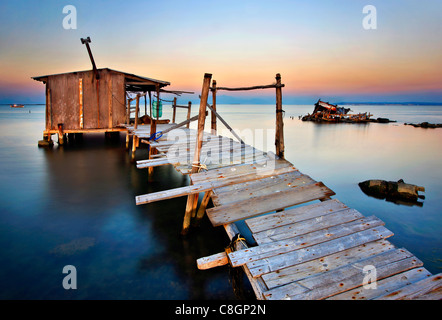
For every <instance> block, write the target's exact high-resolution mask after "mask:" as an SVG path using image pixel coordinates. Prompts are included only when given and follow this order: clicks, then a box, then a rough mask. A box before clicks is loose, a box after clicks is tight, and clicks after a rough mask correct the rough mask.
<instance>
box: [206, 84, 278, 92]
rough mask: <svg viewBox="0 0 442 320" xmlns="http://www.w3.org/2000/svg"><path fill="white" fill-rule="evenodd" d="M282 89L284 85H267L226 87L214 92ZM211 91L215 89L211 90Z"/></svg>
mask: <svg viewBox="0 0 442 320" xmlns="http://www.w3.org/2000/svg"><path fill="white" fill-rule="evenodd" d="M278 87H279V88H284V87H285V85H284V84H279V85H278V84H269V85H264V86H252V87H239V88H228V87H217V88H216V90H226V91H247V90H257V89H273V88H278ZM211 89H212V90H213V89H215V88H213V87H212V88H211Z"/></svg>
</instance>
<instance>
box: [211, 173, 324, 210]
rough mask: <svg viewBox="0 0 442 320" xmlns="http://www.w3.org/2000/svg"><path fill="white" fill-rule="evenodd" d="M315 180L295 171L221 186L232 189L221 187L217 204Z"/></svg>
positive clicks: (286, 188)
mask: <svg viewBox="0 0 442 320" xmlns="http://www.w3.org/2000/svg"><path fill="white" fill-rule="evenodd" d="M315 182H316V181H315V180H313V179H312V178H310V177H309V176H306V175H303V174H302V173H300V172H299V171H294V172H291V173H288V174H285V175H275V176H271V177H269V178H264V179H259V180H255V181H249V182H245V183H241V184H235V185H232V186H227V187H223V188H220V189H223V190H226V189H231V190H230V191H224V192H219V189H217V203H216V205H217V206H221V205H226V204H229V203H231V202H236V201H241V200H246V199H250V198H252V197H257V196H262V195H266V194H269V193H273V192H281V191H285V190H289V189H291V188H296V187H299V186H303V185H308V184H311V183H315Z"/></svg>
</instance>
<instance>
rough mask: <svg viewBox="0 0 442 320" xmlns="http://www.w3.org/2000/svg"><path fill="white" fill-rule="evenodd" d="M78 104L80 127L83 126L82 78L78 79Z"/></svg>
mask: <svg viewBox="0 0 442 320" xmlns="http://www.w3.org/2000/svg"><path fill="white" fill-rule="evenodd" d="M78 105H79V115H80V116H79V124H80V129H83V128H84V110H83V79H78Z"/></svg>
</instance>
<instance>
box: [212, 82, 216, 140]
mask: <svg viewBox="0 0 442 320" xmlns="http://www.w3.org/2000/svg"><path fill="white" fill-rule="evenodd" d="M212 108H213V110H214V111H215V112H216V80H213V81H212ZM211 124H212V125H211V131H212V134H213V135H215V136H216V115H215V113H214V112H212V122H211Z"/></svg>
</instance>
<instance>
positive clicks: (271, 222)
mask: <svg viewBox="0 0 442 320" xmlns="http://www.w3.org/2000/svg"><path fill="white" fill-rule="evenodd" d="M217 192H218V189H217ZM347 208H348V207H347V206H346V205H345V204H343V203H342V202H340V201H339V200H337V199H333V200H327V201H322V202H318V203H313V204H310V205H305V206H302V207H297V208H293V209H289V210H285V211H281V212H276V213H272V214H268V215H265V216H260V217H255V218H251V219H247V220H246V224H247V226H248V227H249V229H250V230H251V231H252V232H253V233H258V232H261V231H264V230H268V229H273V228H276V227H281V226H284V225H288V224H292V223H296V222H299V221H302V220H307V219H311V218H315V217H317V216H322V215H324V214H327V213H331V212H334V211H340V210H344V209H347Z"/></svg>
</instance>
